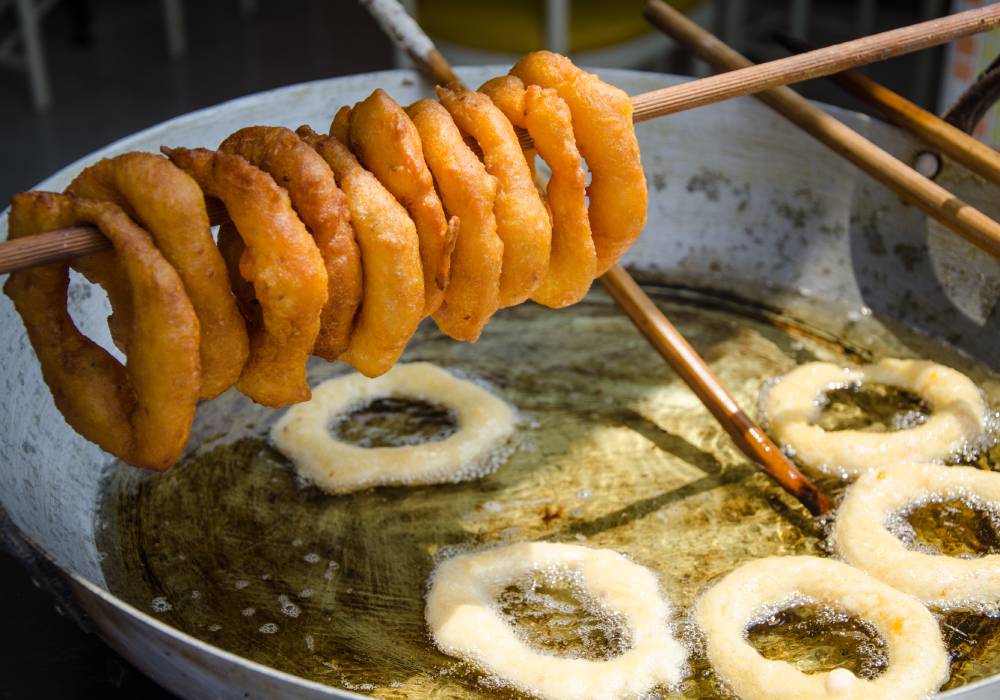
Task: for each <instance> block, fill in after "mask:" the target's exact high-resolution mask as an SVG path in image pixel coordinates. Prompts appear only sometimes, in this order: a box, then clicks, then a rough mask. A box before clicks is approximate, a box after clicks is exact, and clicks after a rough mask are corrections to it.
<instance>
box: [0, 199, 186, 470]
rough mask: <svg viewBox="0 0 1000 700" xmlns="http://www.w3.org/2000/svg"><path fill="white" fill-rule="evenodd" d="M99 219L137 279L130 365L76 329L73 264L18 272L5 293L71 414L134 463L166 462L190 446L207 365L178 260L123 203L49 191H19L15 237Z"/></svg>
mask: <svg viewBox="0 0 1000 700" xmlns="http://www.w3.org/2000/svg"><path fill="white" fill-rule="evenodd" d="M80 224H94V225H96V226H97V227H98V228H99V229H100V230H101V231H102V232H103V233H104V235H105V236H107V237H108V238H109V239H110V240H111V243H112V245H113V246H114V252H115V254H116V255H117V256H118V259H119V261H120V265H121V270H122V271H123V273H124V275H125V276H126V278H127V281H128V284H129V286H130V294H131V297H132V302H133V304H134V306H135V308H141V309H142V313H136V314H134V315H132V317H131V318H130V322H129V328H128V337H129V339H130V342H129V344H128V365H127V366H122V364H121V363H119V362H118V361H117V360H116V359H115V358H114V357H112V356H111V355H110V354H109V353H107V352H106V351H105V350H104V349H102V348H101V347H100V346H98V345H97V344H96V343H94V342H93V341H91V340H90V339H89V338H87V337H86V336H84V335H83V334H82V333H80V331H79V330H78V329H77V327H76V325H75V324H74V323H73V319H72V318H70V315H69V311H68V310H67V308H66V292H67V289H68V286H69V264H68V263H53V264H51V265H45V266H42V267H36V268H32V269H28V270H22V271H19V272H13V273H11V275H10V277H9V278H8V280H7V283H6V284H5V285H4V292H5V293H6V294H7V296H9V297H10V298H11V300H12V301H13V302H14V305H15V306H16V308H17V311H18V313H19V314H21V318H22V320H23V321H24V325H25V328H26V329H27V332H28V338H29V339H30V341H31V344H32V346H33V347H34V349H35V353H36V354H37V355H38V361H39V363H40V364H41V367H42V375H43V377H44V378H45V383H46V384H48V385H49V388H50V389H51V390H52V397H53V399H54V400H55V403H56V406H57V407H58V409H59V410H60V412H62V414H63V416H64V417H65V418H66V422H67V423H69V425H70V426H71V427H72V428H73V429H74V430H76V431H77V432H78V433H80V434H81V435H82V436H83V437H85V438H87V439H88V440H90V441H92V442H94V443H96V444H97V445H99V446H100V447H101V448H103V449H104V450H107V451H108V452H110V453H112V454H114V455H116V456H117V457H119V458H121V459H123V460H124V461H126V462H128V463H129V464H133V465H135V466H138V467H146V468H148V469H158V470H162V469H166V468H167V467H169V466H170V465H171V464H173V463H174V462H175V461H176V460H177V459H178V457H180V455H181V452H182V451H183V450H184V446H185V445H186V444H187V440H188V434H189V432H190V429H191V422H192V420H193V419H194V412H195V406H196V404H197V402H198V393H199V391H200V389H201V370H200V359H199V355H198V346H199V332H198V318H197V317H196V316H195V312H194V308H193V307H192V306H191V302H190V301H189V300H188V296H187V293H186V292H185V291H184V285H183V283H182V282H181V279H180V277H179V276H178V274H177V272H176V271H175V270H174V268H173V267H172V266H171V265H170V263H168V262H167V261H166V259H164V257H163V255H162V254H161V253H160V251H159V250H157V248H156V245H155V244H154V243H153V240H152V238H150V236H149V234H147V233H146V232H145V231H143V230H142V229H141V228H140V227H139V226H137V225H136V224H135V223H134V222H133V221H132V220H131V219H130V218H129V217H128V216H126V215H125V213H124V212H123V211H122V210H121V209H120V208H119V207H118V206H116V205H114V204H111V203H110V202H99V201H96V200H91V199H81V198H77V197H73V196H70V195H60V194H54V193H50V192H26V193H22V194H18V195H15V196H14V199H13V204H12V207H11V211H10V237H11V238H12V239H14V238H22V237H25V236H31V235H33V234H36V233H41V232H43V231H51V230H54V229H58V228H64V227H66V226H76V225H80Z"/></svg>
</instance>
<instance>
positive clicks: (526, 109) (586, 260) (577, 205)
mask: <svg viewBox="0 0 1000 700" xmlns="http://www.w3.org/2000/svg"><path fill="white" fill-rule="evenodd" d="M479 90H480V92H482V93H484V94H486V95H487V96H489V98H490V99H491V100H493V102H494V103H495V104H496V105H497V107H499V108H500V111H501V112H503V113H504V116H505V117H507V119H509V120H510V122H511V123H512V124H513V125H514V126H517V127H520V128H522V129H527V131H528V133H529V134H531V138H532V140H533V141H534V142H535V148H536V150H537V152H538V154H539V155H540V156H541V157H542V159H543V160H544V161H545V162H546V163H548V165H549V168H550V169H551V170H552V177H551V179H550V180H549V182H548V185H547V187H546V198H547V200H548V205H549V208H550V210H551V212H552V254H551V257H550V259H549V269H548V272H546V273H545V276H544V277H543V278H542V284H541V285H540V286H539V287H538V289H536V290H535V292H534V294H532V295H531V298H532V300H533V301H536V302H538V303H539V304H544V305H545V306H549V307H552V308H561V307H564V306H569V305H571V304H575V303H576V302H578V301H580V300H581V299H583V297H584V296H586V294H587V291H588V290H589V289H590V285H591V283H592V282H593V281H594V277H595V276H596V272H597V253H596V252H595V250H594V239H593V236H592V234H591V232H590V221H589V219H588V217H587V174H586V172H585V171H584V169H583V162H582V160H581V158H580V152H579V151H578V150H577V148H576V139H575V138H574V136H573V122H572V119H571V117H570V113H569V107H567V106H566V102H565V101H564V100H563V99H562V98H561V97H559V95H558V94H557V93H556V91H555V90H552V89H549V88H541V87H538V86H537V85H531V86H529V87H528V88H527V90H525V88H524V83H522V82H521V80H520V78H517V77H516V76H513V75H505V76H502V77H499V78H494V79H493V80H490V81H488V82H486V83H484V84H483V86H482V87H480V88H479ZM525 157H526V158H527V160H528V163H529V164H533V163H534V161H535V152H534V151H525Z"/></svg>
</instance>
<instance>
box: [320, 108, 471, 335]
mask: <svg viewBox="0 0 1000 700" xmlns="http://www.w3.org/2000/svg"><path fill="white" fill-rule="evenodd" d="M339 114H340V113H338V116H339ZM349 122H350V138H351V141H350V145H351V150H352V151H354V153H355V154H356V155H357V157H358V160H360V161H361V163H362V164H363V165H364V166H365V167H366V168H367V169H368V170H369V171H370V172H371V173H372V174H373V175H374V176H375V177H377V178H378V180H379V182H381V183H382V185H383V186H384V187H385V188H386V189H387V190H389V192H391V193H392V195H393V196H394V197H395V198H396V199H397V200H398V201H399V203H400V204H402V205H403V206H404V207H405V208H406V211H407V212H409V214H410V218H412V219H413V223H414V225H415V226H416V228H417V236H418V238H419V239H420V262H421V265H422V266H423V270H424V315H425V316H427V315H430V314H432V313H434V312H435V311H437V309H438V307H439V306H441V302H442V301H443V300H444V290H445V288H446V287H447V286H448V274H449V271H450V269H451V253H452V250H453V249H454V248H455V237H456V236H457V234H458V221H457V220H456V219H455V217H452V219H451V221H450V222H448V221H446V220H445V217H444V209H443V208H442V206H441V200H440V199H439V198H438V195H437V192H436V191H435V189H434V180H433V179H431V173H430V170H428V169H427V163H426V162H425V161H424V155H423V152H422V148H421V144H420V134H418V133H417V129H416V127H415V126H414V125H413V122H412V121H410V118H409V117H408V116H407V115H406V112H404V111H403V108H402V107H400V106H399V105H398V104H396V102H395V100H393V99H392V98H391V97H389V95H387V94H386V93H385V91H384V90H376V91H375V92H373V93H372V94H371V95H370V96H369V97H368V98H367V99H365V100H364V101H362V102H358V103H357V104H356V105H354V108H353V109H351V110H350V117H349Z"/></svg>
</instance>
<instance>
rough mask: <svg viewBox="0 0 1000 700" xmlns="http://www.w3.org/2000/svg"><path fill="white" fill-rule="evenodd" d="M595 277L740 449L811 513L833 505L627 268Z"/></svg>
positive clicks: (816, 512) (618, 268) (818, 513)
mask: <svg viewBox="0 0 1000 700" xmlns="http://www.w3.org/2000/svg"><path fill="white" fill-rule="evenodd" d="M600 281H601V284H602V285H603V286H604V289H605V290H607V292H608V294H609V295H610V296H611V298H612V299H614V300H615V303H616V304H618V307H619V308H620V309H621V310H622V311H624V312H625V315H626V316H628V317H629V319H630V320H631V321H632V323H634V324H635V327H636V328H638V329H639V332H640V333H642V335H643V336H644V337H645V338H646V340H647V341H649V344H650V345H652V346H653V349H654V350H656V352H658V353H659V354H660V356H661V357H662V358H663V359H664V360H666V361H667V364H668V365H670V368H671V369H672V370H674V372H676V373H677V376H678V377H680V378H681V379H682V380H683V381H684V383H685V384H687V385H688V388H690V389H691V391H693V392H694V393H695V395H696V396H697V397H698V399H699V400H700V401H701V403H702V404H703V405H704V406H705V408H707V409H708V410H709V412H710V413H711V414H712V416H713V417H714V418H715V420H716V421H718V423H719V425H721V426H722V428H723V429H724V430H725V431H726V432H727V433H729V437H731V438H732V439H733V442H735V443H736V446H737V447H739V448H740V451H741V452H742V453H743V454H745V455H746V456H747V457H749V458H750V460H751V461H752V462H754V463H755V464H756V465H757V466H758V467H759V468H760V470H761V471H763V472H764V473H765V474H767V475H768V476H769V477H771V479H773V480H774V481H775V482H776V483H777V484H778V486H780V487H781V488H783V489H784V490H785V491H787V492H788V493H790V494H791V495H792V496H794V497H795V498H797V499H798V501H799V502H800V503H801V504H802V505H804V506H805V507H806V508H807V509H808V510H809V512H810V513H812V514H813V515H821V514H823V513H826V512H827V511H829V510H830V508H832V507H833V506H832V504H831V503H830V501H829V499H828V498H827V497H826V496H825V495H823V493H822V492H821V491H820V490H819V489H818V488H816V485H815V484H814V483H813V482H811V481H810V480H809V479H807V478H806V477H805V476H803V474H802V472H800V471H799V470H798V469H797V468H796V467H795V465H794V464H792V463H791V462H790V461H789V460H788V458H787V457H785V455H784V453H783V452H782V451H781V450H780V449H778V446H777V445H775V444H774V443H773V442H772V441H771V438H769V437H768V436H767V434H766V433H765V432H764V429H763V428H761V427H760V426H759V425H757V424H756V423H754V421H753V419H751V418H750V416H748V415H747V414H746V413H745V412H744V411H743V409H742V408H740V405H739V404H738V403H737V402H736V399H735V398H734V397H733V395H732V394H731V393H729V390H728V389H727V388H726V386H725V385H724V384H723V383H722V382H721V381H720V380H719V378H718V377H716V376H715V373H714V372H712V370H711V368H710V367H709V366H708V364H707V363H706V362H705V360H704V359H702V357H701V356H700V355H699V354H698V352H697V351H696V350H695V349H694V348H693V347H691V344H690V343H688V342H687V340H685V338H684V336H683V335H681V332H680V331H679V330H677V328H676V327H675V326H674V324H672V323H671V322H670V320H669V319H668V318H667V317H666V316H665V315H664V314H663V312H662V311H660V309H659V308H658V307H657V306H656V304H655V303H653V300H652V299H650V298H649V296H648V295H647V294H646V293H645V292H644V291H642V287H640V286H639V285H638V284H637V283H636V281H635V280H634V279H632V277H631V275H629V274H628V272H626V271H625V270H624V269H623V268H621V267H620V266H618V265H615V266H614V267H612V268H611V269H610V270H608V271H607V272H606V273H604V275H602V276H601V278H600Z"/></svg>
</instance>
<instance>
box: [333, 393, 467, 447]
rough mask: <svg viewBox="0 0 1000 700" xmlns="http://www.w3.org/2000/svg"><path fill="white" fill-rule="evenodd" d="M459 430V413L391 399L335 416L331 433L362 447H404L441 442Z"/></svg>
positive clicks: (430, 404) (416, 401) (412, 400)
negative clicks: (457, 414)
mask: <svg viewBox="0 0 1000 700" xmlns="http://www.w3.org/2000/svg"><path fill="white" fill-rule="evenodd" d="M457 430H458V417H457V416H456V415H455V411H453V410H452V409H450V408H448V407H446V406H443V405H441V404H438V403H433V402H430V401H424V400H422V399H416V398H410V397H403V396H390V397H384V398H378V399H374V400H372V401H369V402H367V403H363V404H359V405H357V406H356V407H354V408H353V409H351V410H350V411H347V412H345V413H341V414H340V415H338V416H336V417H334V419H333V420H332V421H331V423H330V432H331V433H332V434H333V436H334V438H336V439H337V440H340V441H341V442H346V443H350V444H352V445H357V446H358V447H403V446H406V445H425V444H428V443H432V442H440V441H441V440H444V439H445V438H448V437H450V436H451V435H454V434H455V432H456V431H457Z"/></svg>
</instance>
